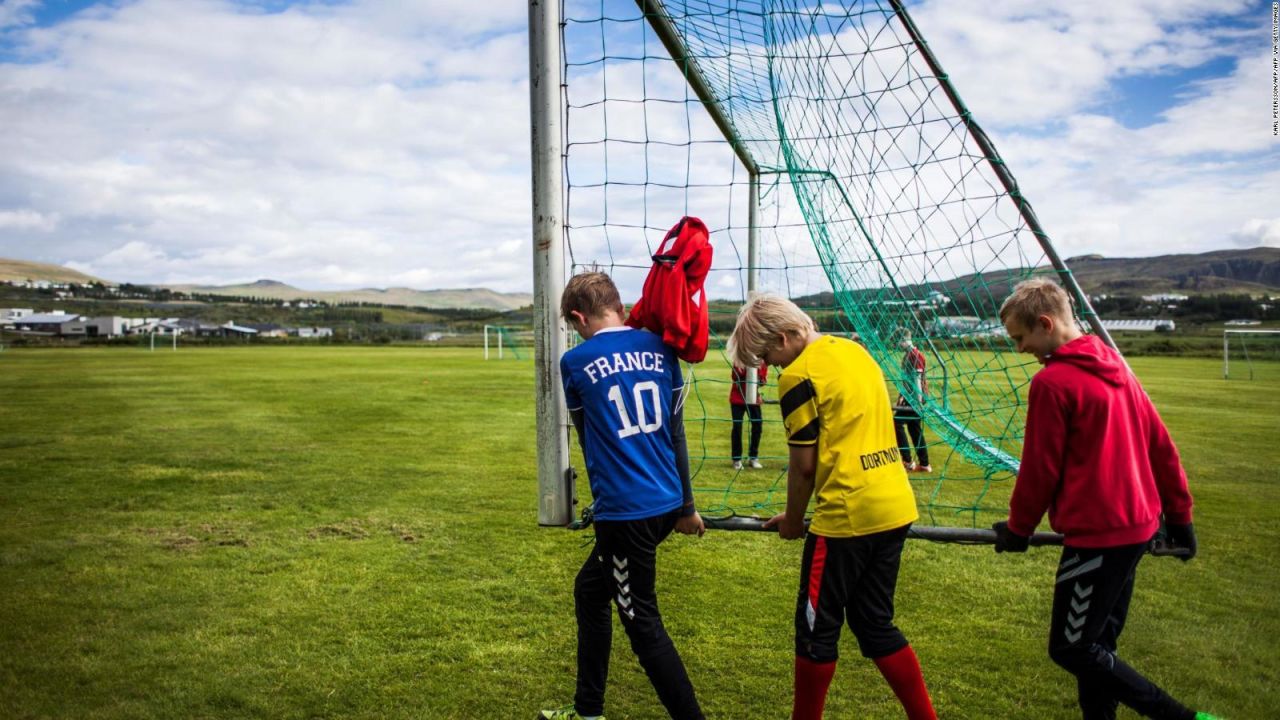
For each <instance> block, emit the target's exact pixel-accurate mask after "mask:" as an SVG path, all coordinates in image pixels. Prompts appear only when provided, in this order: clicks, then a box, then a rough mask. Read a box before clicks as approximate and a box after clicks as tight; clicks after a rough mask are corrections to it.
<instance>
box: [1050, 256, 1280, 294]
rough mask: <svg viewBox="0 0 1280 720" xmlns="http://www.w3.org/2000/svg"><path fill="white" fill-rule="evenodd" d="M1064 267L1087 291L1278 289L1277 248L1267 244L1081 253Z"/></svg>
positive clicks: (1279, 259)
mask: <svg viewBox="0 0 1280 720" xmlns="http://www.w3.org/2000/svg"><path fill="white" fill-rule="evenodd" d="M1067 265H1068V266H1069V267H1070V268H1071V271H1072V273H1074V274H1075V276H1076V277H1077V278H1078V279H1079V281H1080V284H1081V287H1083V288H1084V290H1085V292H1088V293H1090V294H1098V293H1106V294H1109V295H1147V294H1152V293H1161V292H1176V293H1182V294H1186V295H1193V294H1203V293H1250V294H1257V293H1265V292H1273V291H1275V290H1280V248H1272V247H1256V248H1249V249H1246V250H1216V251H1214V252H1207V253H1199V254H1196V255H1158V256H1155V257H1149V258H1104V257H1101V256H1097V255H1086V256H1083V257H1076V258H1070V259H1068V260H1067Z"/></svg>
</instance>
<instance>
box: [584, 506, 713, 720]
mask: <svg viewBox="0 0 1280 720" xmlns="http://www.w3.org/2000/svg"><path fill="white" fill-rule="evenodd" d="M678 512H679V511H675V512H671V513H668V514H666V515H660V516H657V517H652V518H647V519H644V520H628V521H619V522H609V521H596V523H595V530H596V544H595V547H594V548H592V550H591V555H590V556H588V557H587V560H586V562H584V563H583V564H582V569H581V570H579V571H578V578H577V580H576V582H575V583H574V588H573V600H574V607H575V610H576V611H577V616H578V689H577V693H576V694H575V695H574V698H573V702H574V707H575V708H576V709H577V711H578V714H579V715H601V714H603V713H604V689H605V682H606V680H607V679H608V676H609V649H610V647H611V645H612V642H613V618H612V612H611V607H610V606H611V605H612V606H616V607H617V612H618V617H619V618H620V619H621V620H622V627H623V629H624V630H626V632H627V637H628V638H630V639H631V649H632V651H634V652H635V654H636V658H637V659H639V661H640V666H641V667H643V668H644V671H645V674H647V675H648V676H649V682H651V683H653V687H654V689H655V690H657V691H658V699H659V700H661V701H662V705H663V707H665V708H666V709H667V712H668V713H670V714H671V717H673V718H675V719H676V720H701V718H702V710H701V708H699V707H698V700H697V698H696V697H694V693H693V684H692V683H690V682H689V675H688V674H687V673H686V672H685V669H684V663H683V662H682V661H681V660H680V654H679V653H678V652H676V648H675V645H674V644H672V642H671V637H670V636H668V635H667V629H666V627H664V626H663V624H662V615H661V614H660V613H659V612H658V598H657V595H656V594H655V593H654V578H655V574H656V560H657V551H658V544H659V543H661V542H662V541H663V540H664V539H665V538H666V537H667V536H668V535H670V534H671V531H672V529H674V528H675V523H676V519H677V517H678Z"/></svg>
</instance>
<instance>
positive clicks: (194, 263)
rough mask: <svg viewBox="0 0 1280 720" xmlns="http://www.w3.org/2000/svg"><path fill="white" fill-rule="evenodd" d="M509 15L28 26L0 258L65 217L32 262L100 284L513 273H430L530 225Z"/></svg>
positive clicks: (521, 56)
mask: <svg viewBox="0 0 1280 720" xmlns="http://www.w3.org/2000/svg"><path fill="white" fill-rule="evenodd" d="M6 7H7V6H6ZM525 12H526V9H525V7H523V6H522V5H521V4H520V3H517V2H514V1H513V0H508V1H507V2H504V3H474V4H472V6H471V7H466V8H463V7H459V6H458V4H456V3H445V2H433V3H415V4H413V7H411V8H399V7H392V6H390V5H388V4H385V3H376V2H369V3H366V2H358V3H352V4H350V5H341V6H328V5H315V6H300V7H293V8H290V9H288V10H286V11H284V12H280V13H275V14H262V13H260V12H258V11H256V10H252V9H246V8H243V7H237V6H235V5H233V4H230V3H225V2H208V1H206V2H188V3H170V2H163V1H160V0H141V1H140V2H136V3H132V4H127V5H123V6H120V7H105V6H103V7H95V8H92V9H90V10H88V11H86V12H84V13H81V14H80V15H78V16H76V17H75V18H73V19H71V20H69V21H66V22H63V23H61V24H58V25H55V26H53V27H46V28H32V29H28V30H26V31H25V32H23V33H22V34H21V36H20V38H21V42H20V43H19V44H18V47H19V51H20V52H25V53H27V54H28V56H29V58H30V60H31V62H27V63H24V64H14V63H9V64H3V65H0V124H3V125H4V126H5V128H6V132H5V133H3V134H0V211H2V212H5V213H8V215H5V216H0V217H6V218H8V217H10V216H12V218H28V220H26V221H24V222H23V223H18V222H17V221H16V220H13V219H12V218H11V219H10V220H8V221H6V222H4V224H3V226H2V230H3V231H0V255H8V256H18V257H24V256H25V257H30V252H29V248H30V244H31V237H30V233H31V232H34V231H35V230H36V229H40V230H42V231H47V229H48V228H47V227H39V228H38V227H37V226H36V225H34V224H32V221H30V220H29V218H32V217H43V218H54V217H62V218H63V219H64V222H63V223H62V227H63V231H62V232H61V233H59V234H58V236H57V237H55V238H53V239H48V238H46V239H45V240H46V242H45V244H44V245H42V250H41V252H42V254H43V256H44V259H50V260H54V261H58V262H65V261H75V262H79V263H81V264H82V265H84V266H86V267H92V268H94V269H95V270H96V271H97V272H98V273H99V274H101V275H103V276H105V277H109V278H112V279H119V280H139V281H142V280H156V279H157V278H156V277H155V276H156V275H162V276H164V278H165V279H166V280H170V281H189V280H190V281H194V280H197V279H201V280H206V279H212V280H218V281H222V282H231V281H237V280H243V279H246V278H253V277H258V276H262V275H268V274H270V275H272V276H274V277H278V278H280V279H284V280H287V281H290V282H295V283H300V284H306V283H312V284H313V286H314V285H315V284H317V283H318V284H320V285H321V286H325V287H328V286H336V285H338V284H341V285H345V284H347V283H349V282H360V283H362V284H368V285H379V286H381V285H386V284H387V280H388V279H390V278H395V277H416V278H423V279H435V280H436V282H437V283H439V282H444V283H449V282H452V281H453V280H454V279H455V278H459V279H470V280H472V281H474V282H475V284H486V285H494V286H501V287H511V288H513V289H514V288H525V289H527V288H528V286H529V279H528V277H527V276H528V270H527V268H525V267H521V268H520V272H518V273H515V272H512V270H513V268H512V267H511V266H510V265H508V264H499V263H496V262H494V263H491V264H489V266H488V267H486V266H485V263H486V262H488V260H487V259H486V258H484V257H478V258H477V265H476V266H475V267H474V268H471V269H469V271H468V272H467V273H440V272H438V271H437V269H438V268H440V267H441V266H443V265H446V264H447V263H448V262H449V259H450V258H452V257H457V256H460V255H462V254H464V253H466V252H472V251H474V250H476V248H478V247H480V248H482V247H484V245H485V244H486V243H489V242H494V239H495V238H500V239H502V240H503V241H510V240H511V239H513V238H514V239H519V238H523V237H526V236H527V234H528V228H529V226H530V221H529V219H528V209H527V208H528V203H529V200H528V195H529V193H528V160H527V153H528V151H527V148H528V142H529V141H528V130H527V109H526V108H527V103H528V99H527V98H528V91H527V86H526V84H525V76H526V74H527V70H526V66H527V53H526V52H525V51H524V37H525V28H524V27H523V24H522V23H523V20H524V17H525ZM15 230H26V231H27V232H16V231H15ZM140 247H148V248H157V249H160V250H159V252H158V254H157V253H153V254H146V255H140V254H138V253H137V252H136V249H137V248H140ZM122 248H131V249H133V250H132V251H131V252H122V251H121V249H122ZM32 259H38V258H32ZM468 275H469V276H470V277H469V278H468Z"/></svg>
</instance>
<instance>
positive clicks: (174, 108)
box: [0, 0, 1280, 292]
mask: <svg viewBox="0 0 1280 720" xmlns="http://www.w3.org/2000/svg"><path fill="white" fill-rule="evenodd" d="M909 7H910V8H911V12H912V15H913V17H914V18H915V21H916V23H917V25H918V26H919V27H920V29H921V31H922V32H923V34H924V35H925V37H926V38H927V39H928V41H929V43H930V46H931V48H932V49H933V51H934V52H935V54H936V55H937V56H938V58H939V59H940V61H941V62H942V64H943V66H944V67H945V68H946V69H947V71H948V72H949V74H950V75H951V78H952V80H953V82H954V83H955V85H956V87H957V88H958V89H959V90H960V93H961V95H962V97H963V99H964V101H965V102H966V104H967V105H968V106H969V107H970V108H971V109H972V111H973V112H974V115H975V117H976V118H978V120H979V122H981V123H982V124H983V126H984V128H985V129H986V130H987V131H988V133H989V134H990V135H991V136H992V138H993V140H994V141H995V143H996V146H997V148H998V149H999V150H1000V152H1001V154H1002V155H1003V156H1004V157H1005V159H1006V161H1007V162H1008V164H1009V166H1010V167H1011V168H1012V169H1013V170H1014V173H1015V174H1016V176H1017V178H1018V180H1019V183H1020V185H1021V186H1022V188H1023V190H1024V192H1025V194H1026V195H1027V196H1028V197H1029V198H1031V199H1032V202H1033V204H1034V205H1035V207H1036V210H1037V213H1038V214H1039V216H1040V219H1041V221H1042V223H1043V224H1044V226H1045V227H1046V228H1047V229H1048V230H1049V232H1050V234H1051V236H1052V237H1053V238H1054V242H1055V243H1056V245H1057V247H1058V250H1059V252H1060V253H1061V254H1062V255H1063V256H1074V255H1080V254H1087V253H1098V254H1102V255H1106V256H1112V257H1134V256H1149V255H1155V254H1163V253H1176V252H1204V251H1208V250H1217V249H1229V248H1242V247H1255V246H1259V245H1266V246H1271V247H1280V202H1278V201H1277V198H1278V197H1280V138H1277V137H1276V136H1275V135H1274V134H1273V130H1272V99H1273V96H1272V92H1273V75H1272V72H1273V70H1272V44H1271V5H1270V3H1269V2H1260V1H1258V0H1126V2H1121V3H1117V2H1113V1H1111V0H1078V1H1076V2H1070V3H1045V2H1042V1H1041V0H923V1H918V2H913V3H910V4H909ZM527 17H528V9H527V4H526V3H523V2H518V1H515V0H481V1H477V0H470V1H466V2H464V1H463V0H417V1H416V2H412V3H403V2H394V1H389V2H375V1H373V0H351V1H349V2H338V1H334V0H329V1H327V2H282V1H274V0H271V1H268V0H263V1H258V2H254V1H243V2H231V1H227V0H133V1H128V0H118V1H115V2H85V1H83V0H75V1H62V0H43V1H42V0H0V257H5V258H15V259H23V260H33V261H39V262H48V263H55V264H61V265H67V266H70V267H72V268H75V269H78V270H81V271H84V272H88V273H90V274H93V275H97V276H99V277H102V278H105V279H108V280H112V281H116V282H135V283H166V284H172V283H201V284H230V283H237V282H249V281H253V280H256V279H260V278H272V279H275V280H280V281H283V282H287V283H289V284H291V285H294V286H297V287H301V288H307V289H315V290H331V289H344V288H355V287H413V288H418V289H433V288H454V287H489V288H492V289H495V290H500V291H507V292H527V291H529V290H530V289H531V285H532V278H531V269H530V268H531V253H532V251H531V248H530V232H531V230H530V228H531V220H530V199H529V197H530V190H529V187H530V181H529V175H530V170H529V148H530V139H529V109H528V108H529V90H528V79H527V76H528V49H527V27H526V25H527Z"/></svg>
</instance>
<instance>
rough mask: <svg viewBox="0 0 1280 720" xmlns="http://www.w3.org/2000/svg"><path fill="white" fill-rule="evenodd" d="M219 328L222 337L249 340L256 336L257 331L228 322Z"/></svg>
mask: <svg viewBox="0 0 1280 720" xmlns="http://www.w3.org/2000/svg"><path fill="white" fill-rule="evenodd" d="M219 328H220V329H221V330H222V336H223V337H238V338H251V337H254V336H256V335H257V334H258V331H257V330H254V329H253V328H251V327H245V326H243V325H237V324H235V323H233V322H231V321H230V320H228V321H226V322H225V323H223V324H222V325H221V326H219Z"/></svg>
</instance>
